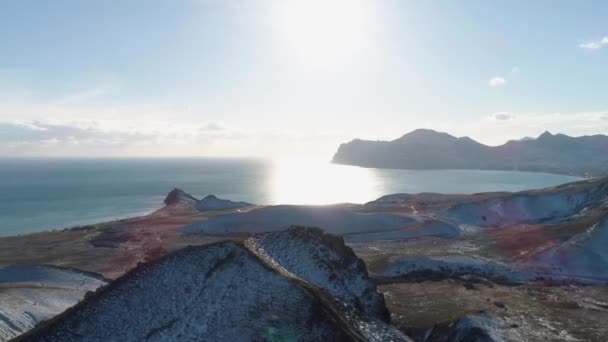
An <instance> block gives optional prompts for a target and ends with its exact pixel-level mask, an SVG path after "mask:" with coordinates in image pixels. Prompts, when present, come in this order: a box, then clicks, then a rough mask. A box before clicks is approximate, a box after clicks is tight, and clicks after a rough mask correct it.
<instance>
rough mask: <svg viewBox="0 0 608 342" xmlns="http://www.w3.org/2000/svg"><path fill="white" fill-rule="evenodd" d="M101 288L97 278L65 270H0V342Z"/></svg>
mask: <svg viewBox="0 0 608 342" xmlns="http://www.w3.org/2000/svg"><path fill="white" fill-rule="evenodd" d="M105 284H106V281H105V279H103V278H102V277H100V276H99V275H96V274H93V273H88V272H81V271H78V270H73V269H67V268H59V267H53V266H42V265H27V266H5V267H0V288H1V289H2V290H1V291H0V303H1V304H2V305H0V341H7V340H9V339H11V338H13V337H15V336H17V335H20V334H22V333H24V332H26V331H28V330H30V329H31V328H33V327H34V326H35V325H36V324H38V323H39V322H41V321H44V320H47V319H50V318H52V317H53V316H55V315H57V314H59V313H61V312H63V311H64V310H65V309H67V308H69V307H71V306H73V305H74V304H76V303H78V302H79V301H80V300H81V299H82V298H83V297H84V295H85V293H86V292H87V291H93V290H95V289H97V288H98V287H100V286H103V285H105Z"/></svg>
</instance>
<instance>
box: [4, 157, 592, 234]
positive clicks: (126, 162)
mask: <svg viewBox="0 0 608 342" xmlns="http://www.w3.org/2000/svg"><path fill="white" fill-rule="evenodd" d="M579 179H580V178H577V177H571V176H565V175H553V174H544V173H533V172H516V171H481V170H385V169H370V168H360V167H355V166H343V165H334V164H331V163H329V162H328V161H326V160H316V159H297V158H294V159H284V160H277V161H268V160H261V159H222V158H180V159H177V158H167V159H145V158H137V159H7V158H5V159H0V236H10V235H18V234H26V233H31V232H38V231H45V230H52V229H61V228H65V227H73V226H78V225H85V224H91V223H97V222H104V221H112V220H117V219H123V218H128V217H133V216H139V215H142V214H147V213H150V212H152V211H154V210H156V209H159V208H161V207H162V206H163V199H164V197H165V196H166V194H167V193H168V192H169V191H171V190H172V189H173V188H180V189H182V190H184V191H186V192H188V193H190V194H192V195H194V196H195V197H197V198H202V197H204V196H206V195H209V194H214V195H216V196H218V197H220V198H225V199H231V200H238V201H247V202H251V203H255V204H311V205H317V204H330V203H365V202H368V201H372V200H374V199H376V198H378V197H381V196H383V195H387V194H393V193H420V192H440V193H449V194H457V193H461V194H471V193H478V192H489V191H520V190H527V189H534V188H544V187H551V186H555V185H558V184H562V183H567V182H571V181H576V180H579Z"/></svg>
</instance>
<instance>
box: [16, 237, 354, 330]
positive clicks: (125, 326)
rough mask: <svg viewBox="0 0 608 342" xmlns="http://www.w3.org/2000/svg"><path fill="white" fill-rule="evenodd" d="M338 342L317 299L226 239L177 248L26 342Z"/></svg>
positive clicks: (84, 302)
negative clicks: (283, 341) (121, 341)
mask: <svg viewBox="0 0 608 342" xmlns="http://www.w3.org/2000/svg"><path fill="white" fill-rule="evenodd" d="M117 338H119V339H120V340H123V341H141V340H152V341H190V340H197V341H267V340H278V341H282V340H298V341H343V340H348V338H347V335H346V334H345V333H344V331H343V330H342V329H341V327H340V326H338V325H337V324H336V323H335V322H334V321H332V320H331V319H329V318H328V317H327V310H325V309H323V305H322V303H321V302H320V301H319V299H318V298H316V297H315V296H313V295H312V294H311V293H310V292H309V291H307V290H305V289H304V288H302V287H301V286H299V285H297V284H296V283H295V282H293V281H291V280H289V279H287V278H285V277H283V276H281V275H279V274H278V273H276V272H274V271H272V270H271V269H269V268H268V267H266V266H265V265H263V264H262V263H261V262H260V261H259V260H258V259H257V258H255V257H254V256H253V255H252V254H251V253H250V252H248V251H247V250H246V249H245V248H243V247H241V246H239V245H237V244H235V243H232V242H225V243H219V244H215V245H209V246H202V247H192V248H187V249H184V250H181V251H179V252H176V253H174V254H172V255H170V256H169V257H167V258H165V259H163V260H161V261H160V262H158V263H156V264H151V265H147V266H144V267H140V268H138V269H136V270H134V271H133V272H130V273H129V274H127V275H126V276H124V277H122V278H119V279H118V280H116V281H115V282H113V283H112V284H111V285H109V286H108V287H107V288H104V289H103V290H102V291H100V293H97V294H96V295H94V296H92V297H90V298H88V299H87V300H85V301H83V302H82V303H81V304H79V305H78V306H76V307H75V308H74V309H73V310H71V311H69V312H68V313H67V314H65V315H64V317H62V318H61V319H59V320H57V321H56V322H53V324H50V325H48V326H46V327H44V329H40V330H35V331H33V332H32V333H30V334H29V335H27V338H26V340H28V341H112V340H116V339H117Z"/></svg>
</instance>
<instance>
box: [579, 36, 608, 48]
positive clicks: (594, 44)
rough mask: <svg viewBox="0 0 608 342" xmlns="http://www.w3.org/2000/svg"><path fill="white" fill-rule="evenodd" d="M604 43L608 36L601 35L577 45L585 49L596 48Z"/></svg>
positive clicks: (606, 42)
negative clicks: (598, 37)
mask: <svg viewBox="0 0 608 342" xmlns="http://www.w3.org/2000/svg"><path fill="white" fill-rule="evenodd" d="M606 44H608V36H605V37H602V38H600V39H597V40H592V41H588V42H584V43H581V44H579V46H578V47H580V48H581V49H585V50H597V49H599V48H601V47H602V46H604V45H606Z"/></svg>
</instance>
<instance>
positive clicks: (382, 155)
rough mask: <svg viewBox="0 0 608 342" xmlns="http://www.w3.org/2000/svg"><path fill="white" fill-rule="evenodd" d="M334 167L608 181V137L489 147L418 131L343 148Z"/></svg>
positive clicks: (559, 137)
mask: <svg viewBox="0 0 608 342" xmlns="http://www.w3.org/2000/svg"><path fill="white" fill-rule="evenodd" d="M332 162H333V163H336V164H344V165H356V166H362V167H374V168H389V169H481V170H520V171H538V172H548V173H558V174H568V175H577V176H585V177H595V176H605V175H608V136H605V135H592V136H582V137H570V136H567V135H565V134H551V133H549V132H545V133H543V134H541V135H540V136H539V137H538V138H530V137H526V138H523V139H520V140H510V141H508V142H506V143H505V144H503V145H500V146H487V145H484V144H481V143H479V142H477V141H475V140H473V139H471V138H469V137H462V138H457V137H454V136H452V135H450V134H447V133H443V132H437V131H433V130H430V129H417V130H415V131H412V132H410V133H407V134H405V135H404V136H402V137H401V138H398V139H395V140H392V141H369V140H360V139H355V140H353V141H351V142H349V143H345V144H341V145H340V147H339V148H338V151H337V152H336V154H335V155H334V157H333V160H332Z"/></svg>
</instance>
